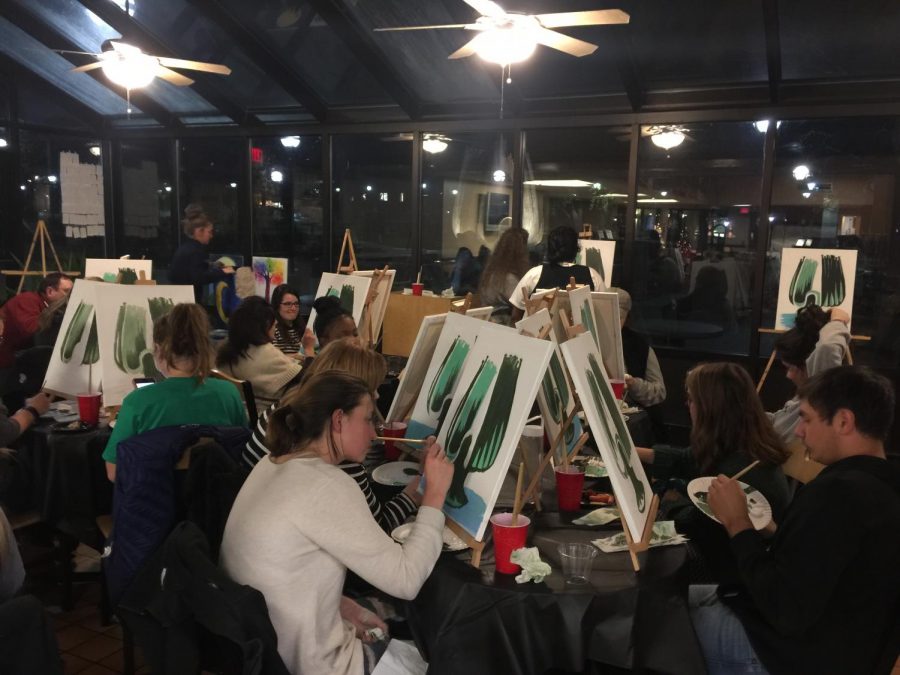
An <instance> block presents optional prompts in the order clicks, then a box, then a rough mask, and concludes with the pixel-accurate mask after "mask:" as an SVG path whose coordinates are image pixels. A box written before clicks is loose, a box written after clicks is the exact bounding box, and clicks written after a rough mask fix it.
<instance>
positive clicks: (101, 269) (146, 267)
mask: <svg viewBox="0 0 900 675" xmlns="http://www.w3.org/2000/svg"><path fill="white" fill-rule="evenodd" d="M125 269H131V270H134V273H135V274H136V275H137V276H138V278H140V276H141V272H143V273H144V274H145V275H146V277H147V279H152V278H153V261H152V260H127V259H126V260H120V259H118V258H88V259H87V260H85V261H84V276H85V278H88V277H99V278H101V279H103V281H115V280H116V277H117V276H118V275H119V272H120V271H121V270H125Z"/></svg>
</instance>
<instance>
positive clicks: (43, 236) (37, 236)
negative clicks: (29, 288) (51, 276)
mask: <svg viewBox="0 0 900 675" xmlns="http://www.w3.org/2000/svg"><path fill="white" fill-rule="evenodd" d="M38 240H40V242H41V270H40V271H37V270H35V271H33V272H32V271H30V270H29V269H28V268H29V267H31V257H32V256H33V255H34V247H35V245H36V244H37V242H38ZM47 246H49V247H50V253H52V254H53V260H54V262H56V270H57V271H58V272H62V273H63V274H68V275H69V276H70V277H78V276H81V272H75V271H67V270H63V268H62V263H60V262H59V256H58V255H56V248H55V247H54V246H53V240H52V239H51V238H50V232H48V231H47V224H46V223H45V222H44V221H43V220H39V221H37V226H36V227H35V228H34V236H33V237H32V238H31V247H30V248H29V249H28V256H27V257H26V258H25V266H24V268H23V269H22V270H0V273H2V274H7V275H9V276H20V277H21V279H19V286H18V287H17V288H16V293H21V292H22V286H23V285H24V284H25V277H34V276H41V277H45V276H47V249H46V247H47Z"/></svg>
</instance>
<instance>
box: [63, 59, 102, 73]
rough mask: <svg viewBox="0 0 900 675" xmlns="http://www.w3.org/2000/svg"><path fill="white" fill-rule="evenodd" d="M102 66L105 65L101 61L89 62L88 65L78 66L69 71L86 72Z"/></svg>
mask: <svg viewBox="0 0 900 675" xmlns="http://www.w3.org/2000/svg"><path fill="white" fill-rule="evenodd" d="M101 66H103V64H102V63H100V62H99V61H97V62H96V63H89V64H87V65H86V66H78V67H77V68H72V70H70V71H69V72H70V73H86V72H87V71H89V70H94V69H95V68H100V67H101Z"/></svg>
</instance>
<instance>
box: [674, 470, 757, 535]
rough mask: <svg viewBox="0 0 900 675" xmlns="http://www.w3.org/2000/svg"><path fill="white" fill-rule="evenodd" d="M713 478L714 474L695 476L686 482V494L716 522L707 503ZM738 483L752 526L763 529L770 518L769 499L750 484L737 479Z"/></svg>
mask: <svg viewBox="0 0 900 675" xmlns="http://www.w3.org/2000/svg"><path fill="white" fill-rule="evenodd" d="M715 479H716V477H715V476H701V477H700V478H695V479H694V480H692V481H691V482H690V483H688V486H687V490H688V496H689V497H690V498H691V501H692V502H694V506H696V507H697V508H698V509H700V510H701V511H703V513H705V514H706V515H707V516H709V517H710V518H712V519H713V520H715V521H716V522H717V523H718V522H720V521H719V519H718V518H716V517H715V516H714V515H713V512H712V509H710V508H709V504H708V503H707V496H708V495H709V486H710V484H711V483H712V482H713V481H714V480H715ZM738 485H740V486H741V489H742V490H743V491H744V494H745V495H747V513H748V514H749V515H750V522H751V523H753V527H754V528H756V529H757V530H761V529H763V528H764V527H765V526H766V525H768V524H769V522H770V521H771V520H772V507H771V506H770V505H769V500H768V499H766V498H765V497H763V495H762V493H761V492H760V491H759V490H757V489H756V488H754V487H753V486H751V485H747V484H746V483H744V482H742V481H738Z"/></svg>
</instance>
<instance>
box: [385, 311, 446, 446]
mask: <svg viewBox="0 0 900 675" xmlns="http://www.w3.org/2000/svg"><path fill="white" fill-rule="evenodd" d="M446 318H447V315H446V314H434V315H432V316H426V317H425V318H424V319H422V323H421V324H420V325H419V332H418V333H417V334H416V341H415V342H413V346H412V350H411V351H410V352H409V358H408V359H407V360H406V367H405V368H404V369H403V372H402V373H401V374H400V384H399V386H398V387H397V393H396V394H394V400H393V401H392V402H391V409H390V410H389V411H388V414H387V418H386V420H385V421H387V422H403V421H405V417H406V415H407V414H408V413H409V411H410V410H411V408H412V406H413V404H414V403H415V401H416V398H417V397H418V396H419V392H420V391H421V390H422V383H423V382H425V376H426V375H427V373H428V366H429V364H430V363H431V357H432V356H433V355H434V353H435V349H436V348H437V342H438V338H440V336H441V331H442V330H443V328H444V320H445V319H446ZM410 438H413V437H412V436H410Z"/></svg>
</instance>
